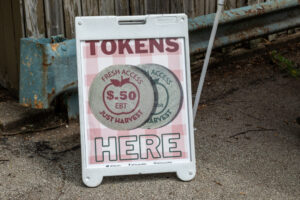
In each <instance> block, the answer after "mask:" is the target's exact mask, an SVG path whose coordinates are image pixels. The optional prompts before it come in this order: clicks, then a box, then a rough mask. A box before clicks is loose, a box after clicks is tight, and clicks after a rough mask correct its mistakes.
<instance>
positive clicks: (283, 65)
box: [270, 50, 300, 77]
mask: <svg viewBox="0 0 300 200" xmlns="http://www.w3.org/2000/svg"><path fill="white" fill-rule="evenodd" d="M270 57H271V59H272V62H273V63H274V64H276V65H277V66H278V67H279V68H280V69H281V70H283V71H286V72H287V73H288V74H289V75H291V76H292V77H300V69H299V68H298V67H297V64H296V63H294V62H293V61H291V60H289V59H287V58H285V57H284V56H282V55H281V54H280V53H278V52H277V51H276V50H273V51H271V52H270Z"/></svg>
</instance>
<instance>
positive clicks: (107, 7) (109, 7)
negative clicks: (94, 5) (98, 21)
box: [99, 0, 115, 15]
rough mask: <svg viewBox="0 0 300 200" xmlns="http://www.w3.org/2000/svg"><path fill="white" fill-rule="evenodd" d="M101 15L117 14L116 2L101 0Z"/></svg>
mask: <svg viewBox="0 0 300 200" xmlns="http://www.w3.org/2000/svg"><path fill="white" fill-rule="evenodd" d="M99 15H115V2H114V1H113V0H99Z"/></svg>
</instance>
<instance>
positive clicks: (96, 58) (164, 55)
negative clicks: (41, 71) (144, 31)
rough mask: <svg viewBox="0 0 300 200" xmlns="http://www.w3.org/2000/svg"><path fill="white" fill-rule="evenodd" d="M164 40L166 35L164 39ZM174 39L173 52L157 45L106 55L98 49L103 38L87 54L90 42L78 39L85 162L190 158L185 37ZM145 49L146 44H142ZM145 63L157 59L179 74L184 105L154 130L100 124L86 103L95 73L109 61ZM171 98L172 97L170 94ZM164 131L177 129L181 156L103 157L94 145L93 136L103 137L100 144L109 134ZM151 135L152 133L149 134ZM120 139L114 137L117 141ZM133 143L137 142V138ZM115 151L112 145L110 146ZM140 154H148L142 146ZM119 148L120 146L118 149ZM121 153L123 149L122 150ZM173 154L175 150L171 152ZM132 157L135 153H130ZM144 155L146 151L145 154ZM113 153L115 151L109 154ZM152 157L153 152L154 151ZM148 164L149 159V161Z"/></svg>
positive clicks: (115, 63) (128, 134) (100, 163)
mask: <svg viewBox="0 0 300 200" xmlns="http://www.w3.org/2000/svg"><path fill="white" fill-rule="evenodd" d="M164 40H165V39H164ZM176 41H177V42H178V44H179V50H178V51H176V52H172V53H170V52H159V51H157V50H156V49H155V50H154V53H141V54H135V53H134V54H129V53H128V52H127V51H125V52H124V54H119V53H118V51H116V53H115V54H112V55H106V54H104V53H103V52H102V51H101V48H100V45H101V42H102V41H98V42H96V46H95V52H96V55H91V54H90V46H91V45H90V43H88V42H84V41H83V42H81V52H82V55H81V59H82V72H83V77H82V78H83V91H84V93H85V94H84V97H83V99H84V112H85V128H86V130H85V138H86V141H87V143H88V144H87V145H86V155H87V159H88V160H87V163H88V166H89V167H93V166H95V165H97V166H98V167H99V165H103V164H108V163H120V162H122V163H124V162H127V163H128V162H130V163H133V162H141V161H142V162H148V161H149V162H153V161H158V160H174V162H188V161H189V158H190V153H189V131H188V130H189V129H188V121H187V116H188V114H187V110H186V108H187V105H186V102H187V97H186V74H185V52H184V39H183V38H177V39H176ZM129 44H130V46H131V47H132V49H134V45H135V42H134V40H131V41H130V43H129ZM144 48H145V49H147V48H148V47H147V45H146V46H145V47H144ZM146 63H156V64H160V65H163V66H165V67H168V68H169V69H170V70H171V71H172V72H173V73H174V74H175V75H176V76H177V78H178V80H179V81H180V83H181V85H182V89H183V94H184V98H183V106H182V108H181V111H180V112H179V114H178V115H177V117H176V118H175V119H174V120H173V121H172V122H171V123H169V124H168V125H167V126H165V127H162V128H159V129H153V130H149V129H148V130H146V129H140V128H138V129H134V130H130V131H116V130H112V129H109V128H107V127H105V126H104V125H102V124H101V123H100V122H99V121H98V120H97V119H96V118H95V117H94V115H93V114H92V112H91V110H90V108H89V104H88V91H89V87H90V86H91V83H92V81H93V79H94V78H95V76H96V75H97V74H98V73H99V72H100V71H101V70H103V69H104V68H106V67H108V66H110V65H117V64H128V65H139V64H146ZM171 98H172V97H171ZM171 100H172V99H171ZM167 133H179V134H180V139H179V140H176V141H177V147H176V149H174V150H176V151H181V152H182V154H181V157H173V158H162V157H161V158H153V157H152V156H151V154H149V156H148V159H137V160H130V161H128V160H120V159H119V157H118V159H117V161H109V160H108V154H105V156H104V158H102V155H101V154H99V153H97V151H100V150H101V149H99V147H98V149H97V148H95V141H97V142H99V144H100V143H101V142H102V140H95V139H97V138H100V137H103V144H105V145H107V144H108V137H118V136H132V135H134V136H137V137H138V136H139V135H157V136H159V137H160V136H161V134H167ZM149 137H151V136H149ZM118 143H119V142H118V141H117V144H118ZM120 145H121V148H122V149H126V148H127V149H128V147H126V146H125V142H123V143H122V142H121V143H120ZM136 145H139V143H138V142H137V144H136ZM161 146H162V145H160V146H159V148H158V149H159V151H160V152H161V151H162V147H161ZM135 149H136V152H134V151H132V152H131V153H139V147H135ZM111 150H112V152H114V150H113V149H111ZM141 151H142V154H147V152H146V150H145V151H143V147H141ZM117 152H119V149H117ZM121 153H122V152H121ZM174 154H176V153H175V152H174ZM131 156H132V158H134V157H135V156H134V155H131ZM131 156H130V155H123V154H122V158H123V157H124V158H126V159H130V157H131ZM144 156H146V155H144ZM111 157H114V155H111ZM154 157H155V155H154ZM103 159H104V161H103V162H99V160H103ZM150 164H151V163H150Z"/></svg>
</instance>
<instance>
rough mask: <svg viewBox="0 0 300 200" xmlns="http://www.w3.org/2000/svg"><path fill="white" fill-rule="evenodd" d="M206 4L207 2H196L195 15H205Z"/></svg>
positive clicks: (202, 0) (199, 0) (198, 0)
mask: <svg viewBox="0 0 300 200" xmlns="http://www.w3.org/2000/svg"><path fill="white" fill-rule="evenodd" d="M205 3H206V0H195V9H194V15H195V16H200V15H204V14H205Z"/></svg>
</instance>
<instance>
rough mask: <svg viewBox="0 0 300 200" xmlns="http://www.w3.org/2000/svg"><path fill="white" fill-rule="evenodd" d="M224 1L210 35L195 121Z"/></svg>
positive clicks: (220, 2) (194, 111) (219, 0)
mask: <svg viewBox="0 0 300 200" xmlns="http://www.w3.org/2000/svg"><path fill="white" fill-rule="evenodd" d="M224 1H225V0H218V9H217V13H216V17H215V21H214V25H213V29H212V32H211V35H210V39H209V43H208V47H207V51H206V55H205V60H204V64H203V68H202V72H201V77H200V81H199V85H198V88H197V93H196V98H195V102H194V108H193V109H194V110H193V114H194V120H195V118H196V115H197V110H198V106H199V102H200V97H201V93H202V88H203V84H204V80H205V76H206V72H207V67H208V63H209V59H210V54H211V51H212V48H213V45H214V41H215V37H216V32H217V29H218V25H219V19H220V16H221V13H222V10H223V6H224Z"/></svg>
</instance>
